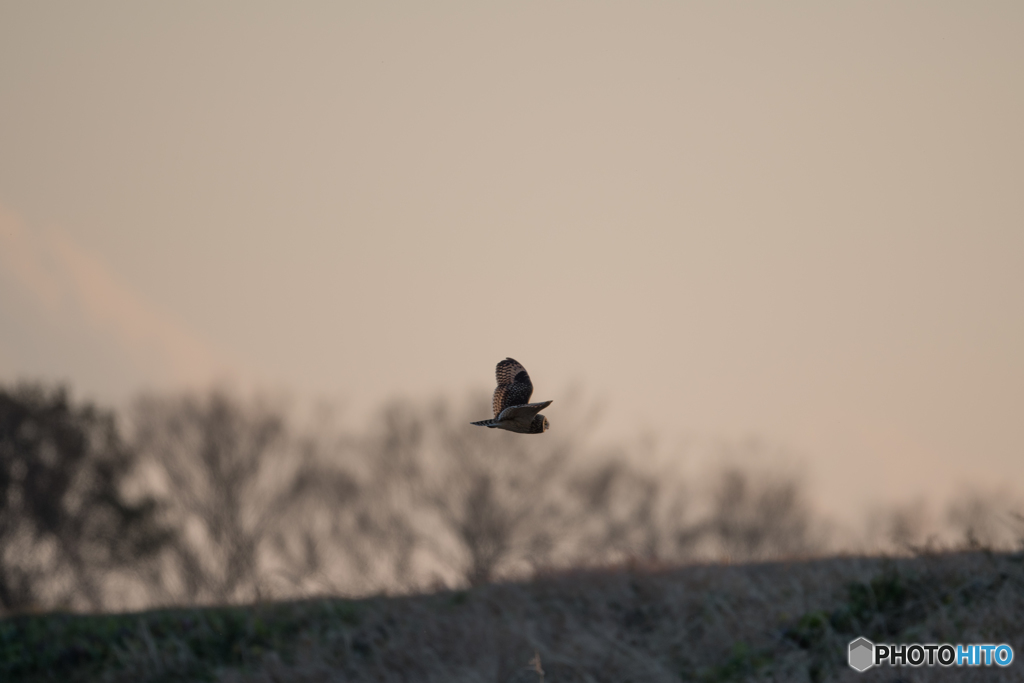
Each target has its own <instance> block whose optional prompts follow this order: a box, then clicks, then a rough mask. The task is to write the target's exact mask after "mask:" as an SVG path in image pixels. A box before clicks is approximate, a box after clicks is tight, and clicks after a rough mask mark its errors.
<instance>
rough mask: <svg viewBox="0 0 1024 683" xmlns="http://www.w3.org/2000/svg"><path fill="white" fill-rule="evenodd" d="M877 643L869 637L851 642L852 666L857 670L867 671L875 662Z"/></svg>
mask: <svg viewBox="0 0 1024 683" xmlns="http://www.w3.org/2000/svg"><path fill="white" fill-rule="evenodd" d="M874 660H875V644H874V643H872V642H871V641H870V640H868V639H867V638H858V639H857V640H854V641H853V642H851V643H850V666H852V667H853V668H854V669H856V670H857V671H867V670H868V669H870V668H871V667H872V666H874V663H875V661H874Z"/></svg>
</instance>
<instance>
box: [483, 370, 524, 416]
mask: <svg viewBox="0 0 1024 683" xmlns="http://www.w3.org/2000/svg"><path fill="white" fill-rule="evenodd" d="M494 375H495V377H496V378H497V380H498V387H497V388H496V389H495V390H494V400H493V401H491V408H492V409H493V410H494V417H498V415H500V414H501V411H503V410H505V409H506V408H509V407H511V406H520V405H523V404H525V403H526V402H527V401H529V400H530V396H531V395H533V382H531V381H530V375H529V374H528V373H527V372H526V368H524V367H523V366H522V365H520V363H519V361H517V360H515V359H512V358H506V359H505V360H503V361H500V362H499V363H498V366H497V367H496V368H495V369H494Z"/></svg>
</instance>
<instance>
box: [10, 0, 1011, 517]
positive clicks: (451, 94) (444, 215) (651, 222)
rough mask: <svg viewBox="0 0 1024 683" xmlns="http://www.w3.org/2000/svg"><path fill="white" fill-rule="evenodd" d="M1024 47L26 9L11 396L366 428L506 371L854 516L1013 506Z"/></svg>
mask: <svg viewBox="0 0 1024 683" xmlns="http://www.w3.org/2000/svg"><path fill="white" fill-rule="evenodd" d="M1022 36H1024V4H1022V3H1019V2H1011V1H1007V2H970V1H964V2H933V1H928V2H901V3H890V2H856V3H822V2H799V3H798V2H793V3H785V4H782V3H771V4H769V3H727V2H707V3H685V2H664V3H659V2H645V3H637V2H621V3H601V2H558V3H552V2H506V3H494V2H487V3H484V2H474V3H450V2H432V3H419V2H365V3H356V2H350V3H335V2H322V3H313V2H305V3H275V4H270V3H258V2H239V3H226V2H223V3H160V4H157V3H129V2H123V3H102V2H90V3H38V2H15V1H11V0H7V1H6V2H4V3H3V4H0V380H2V381H4V382H8V381H13V380H14V379H16V378H48V379H64V380H67V381H69V382H70V383H71V384H72V386H73V387H74V388H75V389H76V391H77V392H78V394H79V395H85V396H93V397H98V398H101V399H102V400H105V401H109V402H113V403H118V404H120V403H123V402H124V401H125V400H127V398H128V397H130V396H131V395H133V394H134V393H135V392H137V391H139V390H141V389H146V388H156V389H169V388H174V387H180V386H199V385H203V384H205V383H209V382H212V381H220V380H225V379H228V380H230V381H233V382H236V383H238V384H239V385H241V386H246V387H264V388H271V389H275V390H276V389H281V388H283V389H287V390H289V391H291V392H293V393H294V394H296V395H300V396H307V397H315V396H327V397H340V398H344V399H345V400H347V401H348V403H349V405H350V406H351V407H352V408H351V409H352V410H354V411H356V412H357V414H358V411H359V410H367V411H368V410H370V409H372V408H373V407H374V406H376V405H378V404H379V403H380V402H381V401H383V400H384V399H386V398H388V397H391V396H396V395H405V396H412V397H427V396H434V395H439V394H443V395H449V396H453V397H457V396H463V395H465V393H466V392H467V391H468V390H470V389H474V388H476V389H485V388H486V389H489V388H490V385H491V382H492V381H493V367H494V364H495V362H497V361H498V360H499V359H501V358H504V357H505V356H512V357H514V358H516V359H518V360H520V361H521V362H523V364H524V365H526V367H527V368H528V369H529V371H530V374H531V376H532V377H533V379H534V385H535V393H534V397H535V398H537V399H546V398H553V397H558V396H560V395H564V394H565V392H566V389H567V387H569V386H570V385H571V384H572V383H574V382H576V383H579V384H580V385H581V386H582V387H583V388H584V389H585V390H586V392H587V393H588V394H589V395H592V396H598V397H602V398H603V399H604V400H605V401H606V403H607V406H608V412H607V419H608V420H609V421H610V422H609V424H608V425H607V427H606V428H605V431H606V433H607V434H608V435H610V436H614V437H628V436H631V435H634V434H637V433H639V432H653V433H656V434H658V435H660V436H662V437H663V438H664V439H667V440H672V439H675V438H689V437H692V436H694V435H696V436H697V437H701V438H725V439H729V438H735V437H742V436H746V435H756V436H760V437H763V438H765V439H768V440H770V441H771V442H773V443H778V444H783V445H785V446H786V447H787V448H790V449H792V451H793V452H795V453H798V454H799V455H800V457H802V458H803V459H804V460H805V462H806V464H807V466H808V468H809V473H810V475H809V476H810V477H811V479H812V481H813V482H814V484H815V486H816V488H815V491H816V495H817V496H818V498H819V499H820V500H821V501H822V502H823V503H824V504H825V505H826V506H831V507H830V509H832V510H834V511H839V512H840V513H842V512H844V511H846V512H849V511H850V510H852V509H853V508H854V507H856V506H859V505H863V504H865V503H868V502H871V501H875V500H880V499H883V498H887V499H898V498H906V497H911V496H916V495H921V494H925V493H928V492H929V491H939V490H942V491H945V490H951V489H952V488H954V487H956V486H960V485H976V486H978V487H982V488H984V487H994V486H1010V487H1014V486H1016V483H1015V482H1022V481H1024V123H1022V122H1024V40H1022V38H1021V37H1022ZM482 408H484V409H485V410H486V406H482ZM558 408H559V405H558V403H557V402H556V403H555V404H554V405H552V407H551V408H550V409H548V410H547V411H546V414H547V415H548V416H549V418H550V419H551V422H552V425H553V428H554V429H557V427H558V422H559V411H558ZM483 417H486V414H484V415H481V418H483ZM883 479H884V480H883Z"/></svg>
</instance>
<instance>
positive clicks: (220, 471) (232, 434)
mask: <svg viewBox="0 0 1024 683" xmlns="http://www.w3.org/2000/svg"><path fill="white" fill-rule="evenodd" d="M486 404H487V400H486V397H482V396H481V397H476V399H475V400H473V401H469V402H468V404H467V408H476V410H475V411H474V410H471V409H467V410H460V409H458V408H456V407H454V406H453V405H452V404H451V403H450V402H446V401H442V400H437V401H434V402H429V403H424V404H416V403H409V402H393V403H390V404H388V405H386V406H383V407H382V408H381V409H380V410H379V411H378V413H377V415H376V417H375V418H374V419H373V420H372V422H371V423H370V424H368V425H367V426H366V427H365V428H361V429H355V430H354V429H345V428H341V427H339V426H338V424H337V423H336V422H335V421H333V420H331V419H327V418H324V419H320V420H318V421H309V422H300V421H299V420H296V419H294V418H292V417H291V416H290V411H289V410H287V409H285V407H283V406H282V405H281V404H278V403H274V402H273V401H269V400H266V399H261V398H252V399H243V398H240V397H238V396H237V395H234V394H231V393H229V392H224V391H218V390H214V391H210V392H207V393H202V394H179V395H150V396H144V397H142V398H140V399H138V400H137V401H136V402H135V403H134V404H133V406H132V407H131V409H130V410H129V411H127V412H126V413H125V414H124V415H115V414H114V412H113V411H111V410H109V409H105V408H102V407H99V406H96V405H93V404H92V403H90V402H87V401H75V400H73V399H72V397H71V396H70V394H69V392H68V391H67V390H66V389H65V388H61V387H48V386H43V385H38V384H22V385H18V386H14V387H6V388H5V387H0V610H2V611H3V612H6V613H10V612H17V611H27V610H39V609H56V608H63V609H86V610H111V609H126V608H139V607H145V606H152V605H168V604H177V605H182V604H209V603H225V602H250V601H254V600H263V599H271V598H274V599H276V598H284V597H300V596H307V595H314V594H324V593H331V594H338V593H341V594H349V595H352V594H365V593H371V592H379V591H388V592H401V591H413V590H429V589H432V588H438V587H451V586H457V585H475V584H481V583H485V582H489V581H493V580H495V579H503V578H520V577H526V576H530V575H533V574H536V573H538V572H546V571H558V570H562V569H564V568H567V567H580V566H595V565H607V564H615V563H623V562H642V563H645V564H657V563H665V564H670V563H680V562H688V561H695V560H707V559H722V558H728V559H729V560H731V561H747V560H754V559H767V558H774V557H781V556H797V555H799V556H807V555H813V554H820V553H822V552H825V551H829V550H835V549H836V543H835V542H834V539H832V538H831V536H830V529H829V527H828V525H826V524H824V523H822V522H820V521H819V520H816V519H815V516H814V515H813V513H812V510H811V508H810V506H809V505H808V503H807V500H806V497H805V492H804V490H803V488H802V487H801V486H800V483H799V481H798V480H797V479H794V478H792V477H785V476H778V475H776V476H771V475H769V474H768V473H766V472H762V473H759V474H757V475H752V474H751V473H750V472H748V471H743V470H740V469H736V468H725V469H722V470H720V471H718V472H717V473H715V474H714V476H712V477H710V478H709V479H707V480H701V481H700V482H687V481H686V480H685V479H684V478H683V477H682V476H680V475H679V474H678V472H677V471H661V472H658V471H652V470H649V469H645V468H644V467H643V466H642V464H641V459H640V458H638V457H637V454H635V453H630V452H628V450H622V449H619V450H616V449H613V448H601V447H599V446H594V445H591V444H589V442H588V440H587V439H586V438H584V435H585V433H586V430H587V423H586V420H585V419H578V420H576V425H575V426H573V424H572V422H573V420H572V419H565V420H563V421H562V422H564V423H565V424H561V423H560V426H559V429H558V430H552V431H551V432H548V433H547V434H545V435H544V436H543V437H529V438H527V437H522V436H519V435H513V434H506V433H504V432H500V431H497V430H484V429H479V428H475V427H472V426H470V425H468V422H469V421H470V419H475V418H474V416H476V415H477V414H478V413H479V408H480V406H481V405H486ZM961 507H962V508H963V509H964V510H966V512H963V513H962V514H961V518H962V519H961V521H962V522H963V524H962V526H964V529H963V532H964V534H963V535H964V537H965V538H969V539H971V542H973V543H981V542H987V541H990V540H991V539H989V538H988V537H986V536H985V534H989V535H990V536H991V534H990V531H991V528H992V522H991V519H992V511H991V510H989V509H987V508H986V509H978V508H977V506H975V507H974V508H972V507H970V506H967V507H966V508H964V507H963V505H961ZM986 515H987V516H986ZM911 517H912V516H911ZM908 519H909V518H908V515H907V512H906V511H905V510H904V511H897V513H894V514H893V515H890V516H889V518H888V522H887V523H888V524H889V527H891V528H890V529H889V530H888V531H887V532H886V533H889V535H890V536H893V533H895V532H897V531H898V532H900V533H904V534H905V535H906V534H909V535H908V536H907V538H906V539H903V542H905V543H906V544H908V545H909V544H910V543H912V542H918V541H919V540H920V539H916V538H915V537H914V536H913V533H911V532H910V531H907V528H908V524H911V522H912V521H913V520H912V519H911V522H908V521H907V520H908ZM986 525H987V526H986ZM911 531H912V530H911ZM919 535H920V534H918V536H919ZM893 537H894V538H895V536H893ZM979 539H980V540H979Z"/></svg>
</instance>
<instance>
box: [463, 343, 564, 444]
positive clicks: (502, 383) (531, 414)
mask: <svg viewBox="0 0 1024 683" xmlns="http://www.w3.org/2000/svg"><path fill="white" fill-rule="evenodd" d="M494 375H495V378H496V379H497V380H498V386H497V388H495V390H494V398H493V400H492V401H491V409H492V410H493V411H494V419H492V420H481V421H479V422H474V423H473V424H475V425H478V426H480V427H491V428H495V427H497V428H499V429H507V430H508V431H510V432H519V433H520V434H542V433H543V432H544V431H545V430H546V429H547V428H548V426H549V425H548V419H547V418H546V417H544V416H543V415H538V413H539V412H540V411H542V410H544V409H545V408H547V407H548V406H549V405H551V401H544V402H542V403H528V401H529V400H530V396H532V395H533V382H531V381H530V375H529V373H527V372H526V368H524V367H523V366H522V365H521V364H520V363H519V361H517V360H515V359H514V358H506V359H505V360H503V361H499V362H498V365H497V367H496V368H495V369H494Z"/></svg>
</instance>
